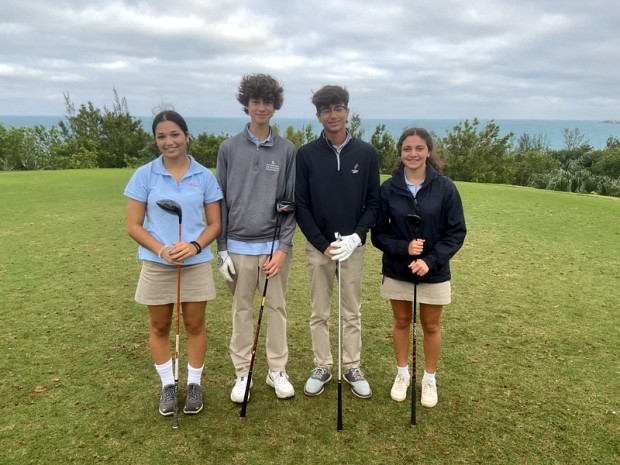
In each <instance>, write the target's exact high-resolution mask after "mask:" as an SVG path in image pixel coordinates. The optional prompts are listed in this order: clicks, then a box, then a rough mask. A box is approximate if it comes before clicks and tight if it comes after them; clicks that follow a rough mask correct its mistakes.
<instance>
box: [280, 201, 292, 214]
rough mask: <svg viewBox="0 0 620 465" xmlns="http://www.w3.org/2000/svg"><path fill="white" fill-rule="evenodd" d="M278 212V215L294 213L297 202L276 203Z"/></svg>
mask: <svg viewBox="0 0 620 465" xmlns="http://www.w3.org/2000/svg"><path fill="white" fill-rule="evenodd" d="M276 211H277V212H278V213H292V212H294V211H295V202H291V201H290V200H278V201H277V202H276Z"/></svg>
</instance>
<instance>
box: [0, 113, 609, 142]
mask: <svg viewBox="0 0 620 465" xmlns="http://www.w3.org/2000/svg"><path fill="white" fill-rule="evenodd" d="M62 118H63V117H62V116H0V123H1V124H2V125H4V126H5V127H7V128H8V127H33V126H36V125H42V126H44V127H45V128H50V127H52V126H54V125H57V124H58V122H59V121H60V120H61V119H62ZM140 119H141V121H142V124H143V126H144V129H145V130H146V131H148V132H149V133H150V131H151V128H150V125H151V121H152V118H151V117H140ZM186 120H187V124H188V126H189V128H190V131H191V133H192V134H194V135H198V134H200V133H203V132H207V133H209V134H229V135H232V134H236V133H237V132H239V131H240V130H241V128H242V127H243V125H244V124H245V123H246V122H247V121H248V120H247V118H245V117H241V118H215V117H187V118H186ZM461 121H462V120H459V119H363V118H362V127H363V129H364V130H365V135H364V139H366V140H369V139H370V136H372V134H373V133H374V132H375V128H376V127H377V125H379V124H385V126H386V129H387V130H388V131H389V132H390V134H391V135H392V136H393V137H394V138H398V137H399V136H400V133H401V132H402V130H403V129H404V128H406V127H412V126H417V127H423V128H426V129H428V130H429V131H432V132H433V133H435V135H437V136H438V137H445V136H446V134H447V132H448V131H451V130H452V129H453V128H454V126H455V125H457V124H458V123H459V122H461ZM470 121H471V120H470ZM487 121H488V120H482V119H481V120H480V126H479V128H482V127H484V126H485V125H486V123H487ZM495 122H496V123H497V125H498V126H499V127H500V135H502V136H503V135H505V134H508V133H509V132H512V133H514V135H515V140H516V138H517V137H518V136H520V135H521V134H529V135H530V136H538V135H539V134H542V135H544V136H546V138H547V140H548V141H549V147H550V148H551V149H561V148H563V147H565V141H564V135H563V133H562V130H563V129H568V130H571V131H572V130H574V129H579V131H580V132H581V134H583V135H584V136H585V140H584V142H586V143H589V144H590V145H592V146H593V147H594V148H597V149H600V148H604V147H605V143H606V141H607V139H608V138H609V137H610V136H613V137H616V138H620V124H611V123H604V122H600V121H577V120H495ZM272 123H275V124H278V125H279V126H280V129H281V130H282V131H284V130H285V129H286V128H287V127H288V126H293V127H294V128H295V129H302V128H303V127H304V126H306V125H308V124H312V126H313V127H314V131H315V133H318V132H319V131H320V129H321V127H320V125H319V123H318V121H317V120H316V119H314V118H312V119H304V118H277V117H275V118H274V119H273V120H272Z"/></svg>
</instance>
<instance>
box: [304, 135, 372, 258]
mask: <svg viewBox="0 0 620 465" xmlns="http://www.w3.org/2000/svg"><path fill="white" fill-rule="evenodd" d="M296 172H297V174H296V176H295V203H296V210H295V211H296V217H297V224H298V225H299V228H300V229H301V231H302V232H303V233H304V236H306V238H307V239H308V241H310V243H311V244H312V245H313V246H314V247H316V249H317V250H319V251H320V252H325V250H326V249H327V247H329V244H330V243H331V242H333V241H335V240H336V239H335V237H334V233H336V232H338V233H340V234H341V235H343V236H348V235H350V234H353V233H357V235H358V236H359V237H360V239H361V240H362V243H365V241H366V235H367V233H368V231H369V230H370V228H371V227H372V226H373V225H374V224H375V217H376V214H377V211H378V209H379V165H378V161H377V152H376V151H375V148H374V147H373V146H372V145H370V144H369V143H367V142H364V141H362V140H359V139H355V138H352V139H351V140H350V141H349V142H348V143H347V145H345V146H344V147H343V148H342V150H341V151H340V156H338V154H337V153H336V151H335V150H334V148H333V147H332V146H331V145H330V144H329V142H328V141H327V140H326V139H325V137H324V136H323V134H322V133H321V135H320V136H319V137H318V138H317V139H316V140H314V141H312V142H309V143H307V144H306V145H304V146H303V147H301V148H300V149H299V151H298V152H297V160H296Z"/></svg>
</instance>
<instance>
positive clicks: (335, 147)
mask: <svg viewBox="0 0 620 465" xmlns="http://www.w3.org/2000/svg"><path fill="white" fill-rule="evenodd" d="M346 132H347V137H345V139H344V142H343V143H342V144H340V145H334V144H332V143H331V141H330V140H329V139H328V138H327V137H326V136H325V131H321V137H322V138H323V140H324V141H325V143H326V144H327V145H328V146H330V147H331V148H332V150H333V151H334V152H336V153H337V154H340V152H341V151H342V149H343V148H344V147H345V146H346V145H347V144H348V143H349V142H351V139H353V137H351V133H350V132H349V130H348V129H346Z"/></svg>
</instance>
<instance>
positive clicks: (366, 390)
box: [344, 367, 372, 399]
mask: <svg viewBox="0 0 620 465" xmlns="http://www.w3.org/2000/svg"><path fill="white" fill-rule="evenodd" d="M344 380H345V381H346V382H347V383H349V384H350V385H351V392H352V393H353V394H355V395H356V396H357V397H361V398H362V399H368V398H369V397H370V396H372V389H370V384H368V381H366V378H365V377H364V373H363V372H362V370H361V369H360V368H359V367H358V368H349V369H348V370H346V371H345V372H344Z"/></svg>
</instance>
